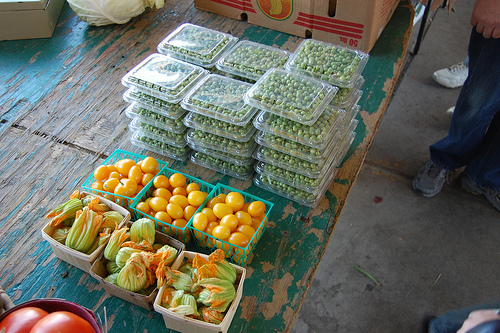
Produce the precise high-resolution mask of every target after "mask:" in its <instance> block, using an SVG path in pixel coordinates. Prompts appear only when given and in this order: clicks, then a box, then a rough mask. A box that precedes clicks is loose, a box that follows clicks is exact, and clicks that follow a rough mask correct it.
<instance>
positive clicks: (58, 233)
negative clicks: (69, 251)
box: [52, 227, 70, 244]
mask: <svg viewBox="0 0 500 333" xmlns="http://www.w3.org/2000/svg"><path fill="white" fill-rule="evenodd" d="M69 229H70V227H62V228H57V229H56V230H54V232H53V233H52V238H54V239H55V240H56V241H58V242H59V243H61V244H64V242H65V241H66V236H67V235H68V233H69Z"/></svg>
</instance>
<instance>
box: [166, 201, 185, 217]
mask: <svg viewBox="0 0 500 333" xmlns="http://www.w3.org/2000/svg"><path fill="white" fill-rule="evenodd" d="M167 213H168V215H170V216H171V217H172V218H173V219H180V218H182V217H183V216H184V210H183V209H182V207H181V206H179V205H178V204H176V203H172V202H170V203H169V204H168V205H167Z"/></svg>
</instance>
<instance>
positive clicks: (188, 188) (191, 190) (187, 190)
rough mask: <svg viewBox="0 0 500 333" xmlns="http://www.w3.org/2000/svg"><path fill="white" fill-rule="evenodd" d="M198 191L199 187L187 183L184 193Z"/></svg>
mask: <svg viewBox="0 0 500 333" xmlns="http://www.w3.org/2000/svg"><path fill="white" fill-rule="evenodd" d="M199 190H200V185H198V184H196V183H189V184H187V185H186V192H187V194H189V193H191V192H193V191H199Z"/></svg>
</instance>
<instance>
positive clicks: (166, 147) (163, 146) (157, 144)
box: [130, 131, 191, 161]
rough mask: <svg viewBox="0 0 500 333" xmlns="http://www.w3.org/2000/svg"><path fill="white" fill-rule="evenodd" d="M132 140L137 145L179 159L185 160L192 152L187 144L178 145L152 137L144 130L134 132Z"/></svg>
mask: <svg viewBox="0 0 500 333" xmlns="http://www.w3.org/2000/svg"><path fill="white" fill-rule="evenodd" d="M130 142H131V143H132V144H133V145H134V146H136V147H139V148H143V149H147V150H149V151H152V152H154V153H157V154H160V155H163V156H166V157H170V158H173V159H175V160H179V161H184V160H185V159H186V158H188V156H189V154H190V153H191V148H189V146H188V145H187V144H186V145H185V146H183V147H176V146H174V145H171V144H168V143H165V142H161V141H159V140H156V139H154V138H151V137H150V136H149V135H148V134H147V133H144V132H142V131H136V132H133V134H132V137H131V138H130Z"/></svg>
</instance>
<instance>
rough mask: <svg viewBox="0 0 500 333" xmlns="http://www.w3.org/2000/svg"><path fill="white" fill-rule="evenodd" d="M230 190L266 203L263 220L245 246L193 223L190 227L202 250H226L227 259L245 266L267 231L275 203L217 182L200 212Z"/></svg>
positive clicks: (195, 242)
mask: <svg viewBox="0 0 500 333" xmlns="http://www.w3.org/2000/svg"><path fill="white" fill-rule="evenodd" d="M230 192H239V193H240V194H241V195H243V198H244V199H245V203H248V202H252V201H262V202H263V203H264V204H265V205H266V209H265V213H264V214H263V218H262V221H261V223H260V224H259V226H258V228H254V229H255V234H254V235H253V237H252V238H251V239H250V241H249V242H248V244H247V245H246V246H245V247H241V246H238V245H234V244H231V243H229V242H228V241H227V240H226V241H225V240H220V239H218V238H215V237H214V236H212V235H210V234H208V233H206V232H205V231H201V230H198V229H196V228H194V226H193V224H192V223H190V224H189V227H190V229H191V233H192V234H193V239H194V244H195V246H196V247H197V248H198V249H199V250H200V251H201V252H204V253H212V252H213V251H214V250H216V249H221V250H223V251H224V252H226V259H228V260H231V261H232V262H234V263H235V264H238V265H241V266H244V265H245V263H246V262H247V260H248V258H249V257H250V254H251V253H252V251H253V250H254V249H255V246H257V243H258V242H259V240H260V238H261V237H262V234H263V233H264V231H266V228H267V224H268V221H269V213H270V212H271V209H272V208H273V206H274V204H273V203H272V202H270V201H267V200H264V199H261V198H259V197H256V196H254V195H252V194H249V193H247V192H243V191H240V190H237V189H235V188H232V187H229V186H226V185H223V184H217V186H216V187H215V188H214V190H213V191H212V192H211V193H210V194H209V195H208V198H207V200H206V201H205V204H203V205H202V206H200V208H199V209H198V212H200V211H201V209H203V208H204V207H205V206H206V204H208V202H209V201H210V200H211V199H212V198H214V197H216V196H218V195H219V194H228V193H230Z"/></svg>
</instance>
